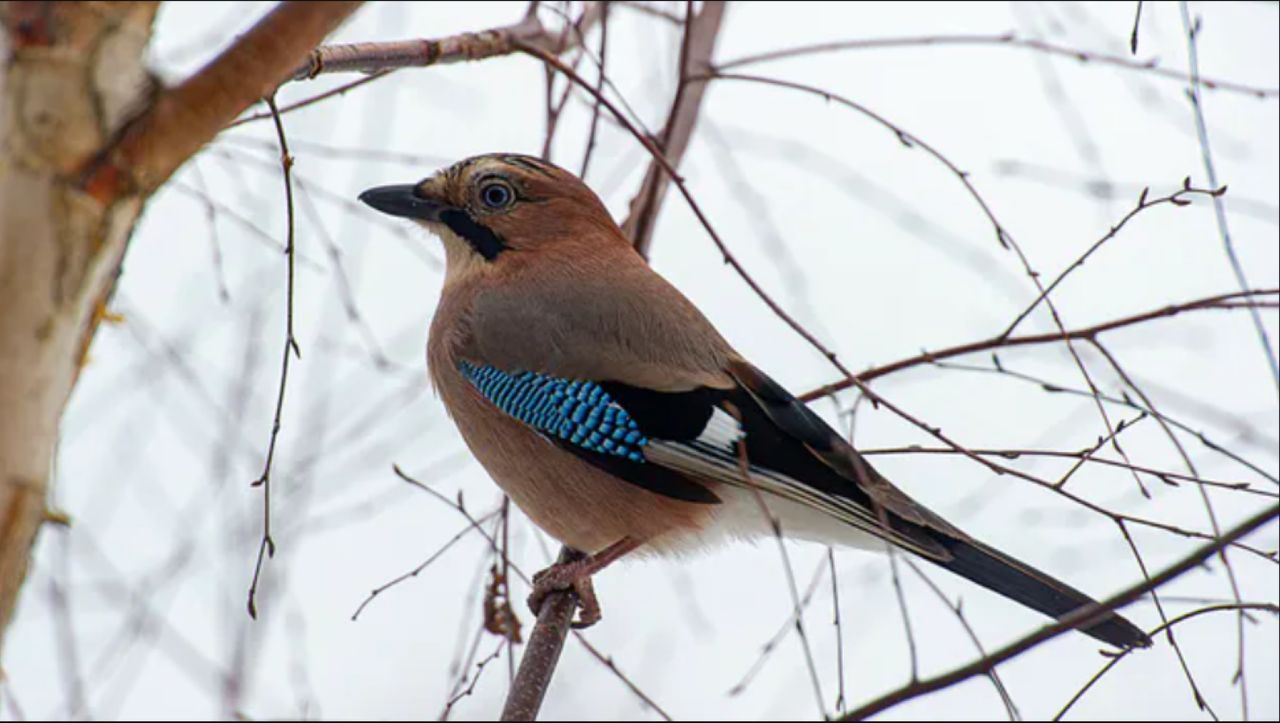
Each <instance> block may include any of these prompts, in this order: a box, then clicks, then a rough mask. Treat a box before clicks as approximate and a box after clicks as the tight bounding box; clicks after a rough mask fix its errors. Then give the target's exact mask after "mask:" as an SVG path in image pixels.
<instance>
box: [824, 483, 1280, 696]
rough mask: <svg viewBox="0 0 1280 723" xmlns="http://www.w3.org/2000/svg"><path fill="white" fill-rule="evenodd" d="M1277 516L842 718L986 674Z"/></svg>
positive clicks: (1270, 512)
mask: <svg viewBox="0 0 1280 723" xmlns="http://www.w3.org/2000/svg"><path fill="white" fill-rule="evenodd" d="M1277 517H1280V506H1276V505H1271V506H1269V507H1267V508H1265V509H1263V510H1262V511H1260V512H1258V513H1256V514H1254V515H1252V516H1250V517H1249V518H1248V519H1246V520H1245V521H1244V522H1242V523H1240V524H1239V525H1237V526H1236V527H1234V528H1232V529H1230V530H1228V531H1227V532H1226V533H1224V534H1223V536H1222V537H1220V538H1218V539H1217V540H1214V541H1213V542H1211V543H1209V544H1207V545H1203V546H1201V547H1199V548H1197V549H1196V550H1195V551H1193V552H1192V553H1191V554H1189V555H1187V556H1186V557H1183V558H1182V559H1181V560H1179V561H1178V562H1176V563H1174V564H1173V565H1172V566H1170V567H1168V568H1166V569H1165V570H1164V571H1163V572H1161V573H1159V574H1158V575H1153V576H1151V577H1149V578H1146V579H1144V580H1142V581H1141V582H1138V583H1137V584H1135V585H1132V586H1130V587H1128V588H1126V589H1124V590H1122V591H1120V592H1118V593H1116V594H1115V595H1112V596H1111V597H1109V598H1107V599H1106V600H1105V601H1103V602H1100V603H1093V604H1091V605H1085V606H1084V607H1081V608H1078V609H1076V610H1075V611H1074V612H1072V613H1070V614H1068V615H1064V616H1063V617H1062V618H1059V620H1058V621H1057V622H1055V623H1053V624H1052V625H1046V626H1045V627H1043V628H1040V629H1039V630H1037V631H1036V632H1034V633H1032V634H1031V635H1028V636H1026V637H1024V638H1022V639H1020V640H1016V641H1014V642H1012V643H1010V644H1009V645H1006V646H1004V647H1003V648H1000V649H999V650H997V651H995V652H993V653H991V654H990V655H988V656H986V657H983V658H981V659H979V660H976V661H974V662H972V663H970V664H968V665H964V666H961V667H959V668H956V669H954V670H952V671H950V672H948V673H943V674H942V675H938V676H935V677H932V678H924V679H921V680H915V681H912V682H911V683H909V684H908V685H905V686H903V687H901V688H898V689H897V690H894V691H891V692H889V693H887V694H885V695H883V696H880V697H879V698H876V699H875V700H873V701H870V702H869V703H866V704H865V705H863V706H861V707H859V708H858V709H857V710H854V711H852V712H850V713H849V714H848V715H846V716H844V717H842V718H840V720H863V719H865V718H869V717H871V716H873V715H875V714H877V713H881V712H883V711H885V710H888V709H889V708H892V707H893V706H895V705H897V704H899V703H902V702H905V701H908V700H911V699H912V698H916V697H919V696H921V695H924V694H926V693H932V692H933V691H936V690H942V689H943V688H949V687H951V686H952V685H955V684H956V683H959V682H961V681H963V680H968V679H969V678H972V677H973V676H975V675H983V674H985V673H987V672H988V671H991V670H994V669H995V667H996V666H997V665H999V664H1000V663H1003V662H1005V661H1006V660H1010V659H1012V658H1014V657H1017V656H1018V655H1021V654H1022V653H1025V652H1026V651H1028V650H1030V649H1031V648H1034V647H1036V646H1038V645H1040V644H1041V643H1043V642H1045V641H1048V640H1051V639H1053V638H1055V637H1057V636H1059V635H1061V634H1062V633H1064V632H1066V631H1068V630H1071V629H1073V628H1075V627H1077V626H1087V625H1088V623H1089V622H1090V621H1092V620H1097V619H1099V618H1101V617H1102V615H1104V614H1105V613H1107V612H1110V611H1114V610H1118V609H1120V608H1122V607H1124V606H1126V605H1128V604H1129V603H1132V602H1133V601H1135V600H1137V599H1138V598H1140V597H1142V596H1143V595H1145V594H1147V593H1148V592H1150V591H1152V590H1155V589H1156V588H1158V587H1160V586H1161V585H1164V584H1165V583H1167V582H1170V581H1171V580H1173V579H1175V578H1177V577H1180V576H1181V575H1182V574H1183V573H1186V572H1188V571H1190V570H1193V569H1195V568H1197V567H1199V566H1200V565H1202V564H1203V563H1204V561H1205V560H1207V559H1209V558H1210V557H1212V556H1213V555H1216V554H1217V553H1218V551H1219V550H1222V549H1223V548H1225V547H1227V546H1228V545H1230V544H1231V543H1233V542H1236V541H1237V540H1239V539H1240V538H1242V537H1244V536H1246V535H1248V534H1249V533H1251V532H1253V531H1255V530H1257V529H1258V528H1260V527H1262V526H1263V525H1265V524H1267V523H1268V522H1272V521H1273V520H1275V519H1276V518H1277Z"/></svg>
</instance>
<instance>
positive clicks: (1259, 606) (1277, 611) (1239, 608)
mask: <svg viewBox="0 0 1280 723" xmlns="http://www.w3.org/2000/svg"><path fill="white" fill-rule="evenodd" d="M1166 599H1167V598H1166ZM1250 610H1258V611H1261V612H1268V613H1271V614H1272V615H1280V607H1277V606H1276V605H1274V604H1272V603H1219V604H1215V605H1208V606H1206V607H1202V608H1198V609H1196V610H1192V611H1190V612H1186V613H1183V614H1181V615H1178V616H1177V617H1174V618H1172V619H1170V620H1169V621H1167V622H1164V623H1161V624H1160V625H1159V626H1157V627H1156V628H1154V629H1152V631H1151V632H1150V633H1149V635H1150V636H1151V638H1152V639H1154V638H1155V637H1156V635H1157V634H1158V633H1162V632H1164V631H1165V630H1168V629H1170V628H1173V627H1174V626H1175V625H1178V624H1179V623H1182V622H1185V621H1187V620H1191V619H1193V618H1198V617H1200V616H1201V615H1206V614H1208V613H1218V612H1225V611H1232V612H1235V613H1236V614H1237V615H1243V614H1245V613H1246V612H1247V611H1250ZM1133 650H1134V649H1133V648H1129V649H1127V650H1122V651H1120V653H1119V654H1118V655H1115V656H1113V657H1112V658H1111V659H1110V660H1108V661H1107V664H1106V665H1104V666H1102V668H1101V669H1100V670H1099V671H1098V672H1097V673H1094V674H1093V676H1092V677H1090V678H1089V680H1088V681H1086V682H1085V684H1084V685H1083V686H1081V688H1080V689H1079V690H1077V691H1076V692H1075V694H1074V695H1072V696H1071V700H1068V701H1067V702H1066V704H1065V705H1063V706H1062V709H1061V710H1059V711H1058V712H1057V713H1056V714H1055V715H1054V716H1053V719H1054V720H1062V716H1064V715H1066V714H1067V711H1069V710H1071V707H1072V706H1074V705H1075V704H1076V703H1077V702H1078V701H1079V700H1080V699H1081V698H1082V697H1084V694H1085V693H1087V692H1089V689H1090V688H1092V687H1093V685H1094V684H1095V683H1097V682H1098V681H1099V680H1101V679H1102V676H1104V675H1106V674H1107V673H1108V672H1110V671H1111V669H1112V668H1114V667H1115V666H1116V665H1117V664H1118V663H1119V662H1120V661H1121V660H1124V659H1125V658H1127V657H1128V656H1129V653H1132V652H1133Z"/></svg>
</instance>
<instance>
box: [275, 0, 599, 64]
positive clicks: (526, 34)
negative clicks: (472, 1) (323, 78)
mask: <svg viewBox="0 0 1280 723" xmlns="http://www.w3.org/2000/svg"><path fill="white" fill-rule="evenodd" d="M599 5H600V4H599V3H595V2H592V3H587V8H586V9H585V10H584V11H583V15H582V18H581V19H580V20H579V21H578V23H577V26H578V27H577V32H576V33H573V34H570V33H559V32H554V31H551V30H548V29H547V27H546V26H545V25H543V24H542V20H541V19H539V18H538V15H537V13H529V14H526V15H525V16H524V17H523V18H521V19H520V20H519V22H515V23H512V24H511V25H503V26H500V27H496V28H490V29H488V30H481V31H480V32H475V33H460V34H458V35H450V36H448V37H445V38H438V39H434V40H433V39H427V38H419V39H415V40H399V41H394V42H378V43H351V44H347V45H325V46H323V47H319V48H316V49H315V50H313V51H311V55H310V56H309V57H308V59H307V62H306V63H304V64H303V65H302V66H300V67H298V68H296V69H295V70H294V72H293V74H292V78H293V79H294V80H303V79H306V78H315V77H316V76H318V75H321V74H323V73H377V72H381V71H387V70H391V69H394V68H425V67H429V66H432V65H446V64H449V63H463V62H469V61H473V60H484V59H486V58H492V57H495V56H498V55H510V54H511V53H514V52H516V51H517V50H518V49H519V47H520V46H521V45H528V46H531V47H535V48H540V49H542V50H545V51H547V52H548V53H553V54H556V55H559V54H560V53H563V52H564V51H566V50H568V49H570V48H571V47H574V45H576V44H577V39H578V38H580V37H581V36H582V34H583V33H586V32H587V30H588V29H590V28H591V26H592V25H594V24H595V22H596V21H597V20H598V19H599V17H600V8H599Z"/></svg>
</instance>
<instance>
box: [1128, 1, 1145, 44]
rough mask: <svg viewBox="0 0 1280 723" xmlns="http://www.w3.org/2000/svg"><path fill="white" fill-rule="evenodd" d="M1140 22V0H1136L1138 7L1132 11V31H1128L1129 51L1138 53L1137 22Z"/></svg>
mask: <svg viewBox="0 0 1280 723" xmlns="http://www.w3.org/2000/svg"><path fill="white" fill-rule="evenodd" d="M1141 22H1142V0H1138V9H1137V10H1134V11H1133V32H1132V33H1129V52H1130V53H1133V54H1134V55H1137V54H1138V24H1139V23H1141Z"/></svg>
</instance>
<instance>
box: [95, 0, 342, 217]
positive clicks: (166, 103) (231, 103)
mask: <svg viewBox="0 0 1280 723" xmlns="http://www.w3.org/2000/svg"><path fill="white" fill-rule="evenodd" d="M359 6H360V3H359V2H350V1H344V2H331V3H309V2H296V1H294V2H283V3H280V4H279V5H277V6H276V7H275V9H273V10H272V11H271V12H270V13H267V15H266V17H264V18H262V20H260V21H258V24H257V25H255V26H253V28H252V29H251V30H249V32H247V33H245V34H244V35H242V36H240V37H239V38H238V39H237V40H236V41H235V42H234V43H233V44H232V45H231V46H230V47H229V48H227V49H226V50H224V51H223V52H222V53H221V54H219V55H218V57H217V58H215V59H214V60H213V61H212V62H210V63H209V64H208V65H206V66H205V67H203V68H201V69H200V70H199V71H197V72H196V74H195V75H193V76H191V77H190V78H188V79H187V80H185V81H183V82H182V83H181V84H180V85H178V86H177V87H174V88H171V89H169V90H166V91H164V92H163V93H161V94H160V95H159V97H157V98H156V99H155V101H154V102H153V103H152V104H151V105H150V106H149V107H148V108H147V109H146V110H145V111H144V112H143V113H142V114H141V115H139V116H137V117H136V118H134V119H133V120H132V121H130V122H129V123H128V124H126V125H125V127H124V128H123V129H122V130H121V131H120V132H119V133H118V134H117V136H116V139H115V141H114V142H113V143H111V144H109V145H108V146H107V147H106V148H105V149H103V150H102V151H101V152H100V153H99V154H98V155H97V156H96V157H95V158H94V159H93V160H92V161H90V162H89V163H88V165H87V166H86V167H85V168H84V169H83V172H82V174H81V176H80V181H79V186H80V188H81V189H83V190H84V191H86V192H87V193H89V194H90V195H92V196H93V197H94V198H96V199H97V200H98V201H100V202H102V203H103V204H107V203H110V202H112V201H114V200H116V199H117V198H120V197H122V196H125V195H129V194H132V193H135V192H141V193H143V194H147V193H150V192H151V191H153V190H155V189H156V188H157V187H159V185H160V184H161V183H163V182H164V181H165V180H166V179H168V178H169V176H170V175H171V174H172V173H173V172H174V171H175V170H177V169H178V166H180V165H182V164H183V163H184V162H185V161H186V160H187V159H188V158H190V157H191V156H192V155H194V154H195V152H196V151H198V150H200V147H201V146H203V145H204V144H205V143H208V142H209V141H210V140H212V139H213V137H214V136H215V135H217V134H218V132H219V131H221V130H222V129H223V128H224V127H225V126H226V125H227V124H228V123H230V122H231V121H232V120H234V119H235V117H236V116H237V115H239V114H240V113H241V112H242V111H244V109H245V108H248V107H249V106H250V105H252V104H253V103H255V102H257V101H258V100H259V99H261V98H262V97H264V96H267V95H270V94H271V93H273V92H274V91H275V89H276V87H277V86H278V85H280V83H281V82H283V81H284V80H286V79H287V78H288V77H289V73H290V71H291V70H292V69H293V68H295V67H296V66H297V64H298V58H299V57H301V56H302V55H303V54H305V53H306V52H307V51H309V50H311V49H312V48H314V47H315V46H316V44H317V43H319V42H320V41H321V40H323V39H324V37H325V36H326V35H328V34H329V33H331V32H333V30H334V29H335V28H337V27H338V25H340V24H341V23H342V21H344V20H346V19H347V16H348V15H350V14H351V13H352V12H353V11H355V9H356V8H357V7H359Z"/></svg>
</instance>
